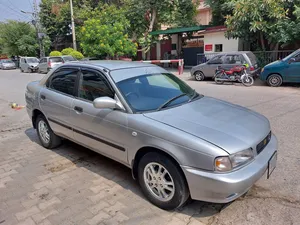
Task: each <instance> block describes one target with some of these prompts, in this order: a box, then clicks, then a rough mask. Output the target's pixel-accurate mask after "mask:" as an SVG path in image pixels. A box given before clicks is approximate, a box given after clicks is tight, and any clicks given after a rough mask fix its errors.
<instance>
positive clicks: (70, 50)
mask: <svg viewBox="0 0 300 225" xmlns="http://www.w3.org/2000/svg"><path fill="white" fill-rule="evenodd" d="M73 51H74V49H73V48H65V49H63V50H62V51H61V54H63V55H70V54H71V52H73Z"/></svg>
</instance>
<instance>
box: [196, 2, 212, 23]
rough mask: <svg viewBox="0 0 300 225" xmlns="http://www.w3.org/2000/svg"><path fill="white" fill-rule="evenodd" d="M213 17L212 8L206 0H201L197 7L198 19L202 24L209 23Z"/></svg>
mask: <svg viewBox="0 0 300 225" xmlns="http://www.w3.org/2000/svg"><path fill="white" fill-rule="evenodd" d="M211 19H212V10H211V8H210V7H209V6H207V5H205V4H204V0H202V1H200V4H199V6H198V8H197V15H196V21H197V22H198V23H199V24H201V25H208V24H209V23H210V21H211Z"/></svg>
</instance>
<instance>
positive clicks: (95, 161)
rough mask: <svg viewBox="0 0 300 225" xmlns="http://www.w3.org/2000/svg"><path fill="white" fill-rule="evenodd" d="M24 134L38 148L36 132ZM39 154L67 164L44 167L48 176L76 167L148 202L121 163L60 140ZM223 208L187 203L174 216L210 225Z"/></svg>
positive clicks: (213, 205)
mask: <svg viewBox="0 0 300 225" xmlns="http://www.w3.org/2000/svg"><path fill="white" fill-rule="evenodd" d="M25 134H26V135H27V136H28V138H29V139H30V140H31V141H32V142H35V143H37V144H39V145H40V141H39V139H38V136H37V134H36V131H35V130H34V129H33V128H29V129H27V130H26V131H25ZM43 150H45V151H53V152H55V153H56V154H59V155H60V156H62V157H64V158H66V159H68V160H70V163H65V164H62V165H60V166H55V167H51V165H50V167H48V166H47V165H46V167H47V169H48V170H49V171H50V172H58V171H61V170H63V169H66V168H68V167H70V166H73V165H76V167H84V168H86V169H88V170H89V171H91V172H93V173H97V174H98V175H99V176H100V177H104V178H106V179H108V180H110V181H112V182H115V183H116V184H118V185H120V186H122V187H123V188H124V189H127V190H130V191H131V192H132V193H134V194H135V195H137V196H139V197H140V198H142V199H144V200H145V201H148V200H147V199H146V198H145V197H144V195H143V193H142V192H141V190H140V187H139V185H138V182H137V181H135V180H134V179H133V178H132V176H131V170H130V169H129V168H128V167H126V166H124V165H122V164H121V163H118V162H116V161H114V160H111V159H109V158H107V157H105V156H102V155H100V154H98V153H96V152H94V151H92V150H90V149H87V148H85V147H83V146H80V145H78V144H76V143H74V142H71V141H69V140H64V141H63V144H62V145H61V146H60V147H58V148H56V149H52V150H47V149H45V148H43ZM227 206H228V204H213V203H206V202H200V201H194V200H189V201H188V202H187V204H186V205H185V206H183V207H182V208H180V209H177V210H176V211H174V212H177V213H179V214H185V215H188V216H190V217H193V218H203V217H211V218H209V220H210V222H212V221H211V220H213V219H214V216H216V215H217V214H218V213H219V212H221V210H223V209H224V208H226V207H227Z"/></svg>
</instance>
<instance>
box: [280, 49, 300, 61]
mask: <svg viewBox="0 0 300 225" xmlns="http://www.w3.org/2000/svg"><path fill="white" fill-rule="evenodd" d="M299 53H300V49H298V50H296V51H294V52H293V53H291V54H289V55H288V56H286V57H285V58H283V59H282V60H283V61H286V60H288V59H290V58H291V57H293V56H295V55H297V54H299Z"/></svg>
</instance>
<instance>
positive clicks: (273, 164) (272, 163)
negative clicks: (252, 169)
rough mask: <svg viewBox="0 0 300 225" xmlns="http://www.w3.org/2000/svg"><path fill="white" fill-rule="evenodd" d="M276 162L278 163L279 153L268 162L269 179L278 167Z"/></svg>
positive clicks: (275, 153)
mask: <svg viewBox="0 0 300 225" xmlns="http://www.w3.org/2000/svg"><path fill="white" fill-rule="evenodd" d="M276 162H277V152H274V154H273V155H272V157H271V158H270V160H269V162H268V176H267V179H269V178H270V176H271V174H272V173H273V171H274V169H275V167H276Z"/></svg>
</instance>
